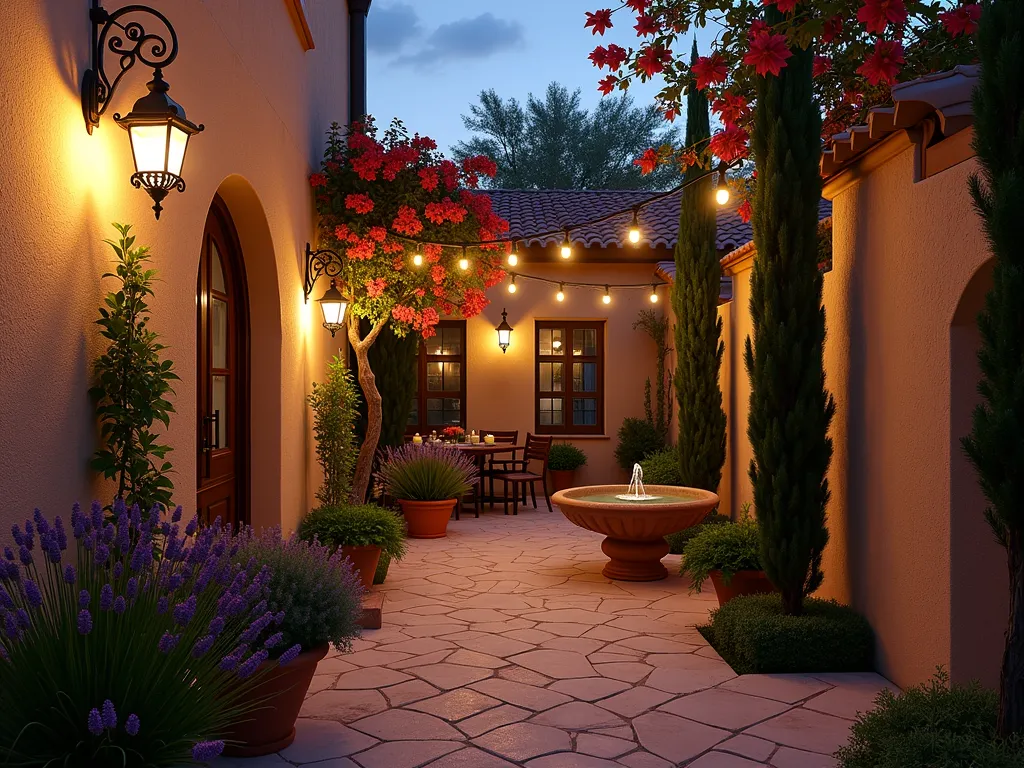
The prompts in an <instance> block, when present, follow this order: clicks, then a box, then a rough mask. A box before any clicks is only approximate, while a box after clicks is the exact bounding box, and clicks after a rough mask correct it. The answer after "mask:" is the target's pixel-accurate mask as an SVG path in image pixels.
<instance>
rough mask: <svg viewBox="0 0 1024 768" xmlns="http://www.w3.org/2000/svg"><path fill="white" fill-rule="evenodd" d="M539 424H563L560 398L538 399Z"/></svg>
mask: <svg viewBox="0 0 1024 768" xmlns="http://www.w3.org/2000/svg"><path fill="white" fill-rule="evenodd" d="M540 423H541V424H542V425H545V426H558V425H561V424H564V423H565V422H564V419H563V418H562V398H560V397H542V398H541V399H540Z"/></svg>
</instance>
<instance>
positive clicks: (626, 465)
mask: <svg viewBox="0 0 1024 768" xmlns="http://www.w3.org/2000/svg"><path fill="white" fill-rule="evenodd" d="M664 449H665V441H664V440H663V439H662V437H661V435H660V434H658V430H657V429H656V428H655V426H654V425H653V424H651V422H649V421H646V420H644V419H632V418H629V419H623V420H622V426H621V427H619V444H618V445H617V446H615V460H616V461H617V462H618V463H619V466H620V467H622V468H623V469H624V470H626V471H627V472H629V471H632V469H633V465H634V464H636V463H637V462H639V461H643V460H644V459H646V458H647V457H648V456H650V455H651V454H652V453H657V452H658V451H662V450H664ZM644 482H645V483H646V482H647V477H646V475H645V476H644ZM652 484H653V483H652Z"/></svg>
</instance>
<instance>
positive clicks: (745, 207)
mask: <svg viewBox="0 0 1024 768" xmlns="http://www.w3.org/2000/svg"><path fill="white" fill-rule="evenodd" d="M753 212H754V210H753V208H751V207H750V201H749V200H744V201H743V202H742V203H740V204H739V207H738V208H737V209H736V213H737V214H739V217H740V221H742V222H743V223H744V224H746V223H747V222H749V221H750V216H751V214H753Z"/></svg>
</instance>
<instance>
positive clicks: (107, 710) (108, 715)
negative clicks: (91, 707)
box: [103, 699, 117, 728]
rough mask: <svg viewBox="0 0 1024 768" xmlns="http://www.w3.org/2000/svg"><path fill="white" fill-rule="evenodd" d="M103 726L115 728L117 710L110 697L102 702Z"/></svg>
mask: <svg viewBox="0 0 1024 768" xmlns="http://www.w3.org/2000/svg"><path fill="white" fill-rule="evenodd" d="M103 727H104V728H117V711H116V710H115V709H114V702H112V701H111V700H110V699H107V700H106V701H104V702H103Z"/></svg>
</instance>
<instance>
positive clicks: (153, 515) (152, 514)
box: [149, 504, 160, 527]
mask: <svg viewBox="0 0 1024 768" xmlns="http://www.w3.org/2000/svg"><path fill="white" fill-rule="evenodd" d="M159 523H160V505H159V504H154V505H153V506H152V507H150V508H149V524H150V525H151V526H153V527H155V526H156V525H158V524H159Z"/></svg>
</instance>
